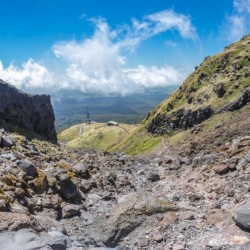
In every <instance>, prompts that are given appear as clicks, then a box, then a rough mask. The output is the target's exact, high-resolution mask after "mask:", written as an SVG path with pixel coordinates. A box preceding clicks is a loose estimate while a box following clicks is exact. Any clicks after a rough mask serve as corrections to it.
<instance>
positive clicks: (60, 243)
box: [48, 238, 67, 250]
mask: <svg viewBox="0 0 250 250" xmlns="http://www.w3.org/2000/svg"><path fill="white" fill-rule="evenodd" d="M48 245H49V246H50V247H51V248H52V249H53V250H66V248H67V241H66V239H65V238H59V239H51V240H50V241H49V242H48Z"/></svg>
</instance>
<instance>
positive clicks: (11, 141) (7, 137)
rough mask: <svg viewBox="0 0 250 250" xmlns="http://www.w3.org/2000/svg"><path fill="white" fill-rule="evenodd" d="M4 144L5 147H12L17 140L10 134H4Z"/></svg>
mask: <svg viewBox="0 0 250 250" xmlns="http://www.w3.org/2000/svg"><path fill="white" fill-rule="evenodd" d="M2 145H3V146H4V147H12V146H14V145H15V140H14V139H13V138H12V137H11V136H10V135H3V136H2Z"/></svg>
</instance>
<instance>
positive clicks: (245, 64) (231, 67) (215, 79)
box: [116, 35, 250, 155]
mask: <svg viewBox="0 0 250 250" xmlns="http://www.w3.org/2000/svg"><path fill="white" fill-rule="evenodd" d="M249 53H250V35H248V36H245V37H244V38H243V39H242V40H240V41H238V42H236V43H234V44H232V45H231V46H229V47H227V48H226V49H225V50H224V51H223V52H222V53H219V54H217V55H215V56H211V57H207V58H205V60H204V61H203V62H202V64H201V65H200V66H199V67H197V68H196V70H195V71H194V72H193V73H192V74H191V75H190V76H189V77H188V78H187V79H186V80H185V81H184V82H183V84H182V86H180V87H179V88H178V89H177V90H176V91H175V92H174V93H173V94H172V95H171V96H170V97H169V98H168V99H166V100H165V101H163V102H162V103H160V104H159V105H158V106H157V107H156V108H155V109H154V110H153V111H151V112H150V114H149V115H148V116H147V118H146V119H145V120H144V121H143V122H142V124H141V126H140V127H139V128H138V129H137V130H136V131H134V132H133V133H132V135H131V136H130V137H129V138H126V139H125V140H124V141H122V142H121V143H120V144H119V145H118V146H117V147H116V149H118V150H122V151H125V152H126V153H128V154H133V155H136V154H143V153H146V152H148V151H151V150H153V149H155V148H157V146H159V145H160V142H161V139H162V138H163V136H162V137H160V136H158V137H157V136H154V135H151V134H150V133H149V132H148V131H147V128H148V127H149V125H150V124H151V123H152V122H153V120H154V119H155V118H156V117H158V118H159V117H162V119H163V120H164V117H166V116H169V115H170V114H172V113H173V112H175V111H177V110H179V109H189V110H197V109H199V108H204V107H208V106H210V107H211V108H212V109H213V110H214V111H215V113H216V112H217V111H220V110H221V109H222V108H223V107H225V106H226V105H228V104H229V103H231V102H233V101H235V100H237V99H238V98H239V97H240V96H241V95H242V92H243V91H244V89H246V88H248V87H250V54H249ZM219 85H222V86H223V88H224V90H225V94H224V95H223V96H221V97H219V96H218V94H217V93H216V91H215V88H216V87H217V86H219ZM190 100H191V101H190ZM231 115H232V113H230V112H227V113H220V114H217V115H214V116H213V117H212V118H210V119H208V120H207V121H205V122H203V123H202V124H203V125H204V126H202V127H204V134H205V133H206V131H207V129H213V128H214V127H215V126H217V125H218V124H219V123H220V122H221V121H225V122H228V121H229V120H230V117H231ZM158 120H159V119H158ZM201 132H202V131H201ZM164 136H165V137H164V138H166V139H167V141H168V142H169V143H170V144H171V145H177V144H178V143H181V141H183V140H185V139H186V138H190V137H192V136H193V134H192V133H191V130H190V129H189V130H186V131H182V130H173V131H171V133H169V134H168V135H164Z"/></svg>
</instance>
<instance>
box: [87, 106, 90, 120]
mask: <svg viewBox="0 0 250 250" xmlns="http://www.w3.org/2000/svg"><path fill="white" fill-rule="evenodd" d="M86 115H87V123H88V124H90V119H89V107H88V106H87V112H86Z"/></svg>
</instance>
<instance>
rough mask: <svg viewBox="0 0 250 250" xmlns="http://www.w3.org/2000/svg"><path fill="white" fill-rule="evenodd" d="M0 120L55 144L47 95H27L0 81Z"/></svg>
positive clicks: (50, 108)
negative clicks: (30, 131)
mask: <svg viewBox="0 0 250 250" xmlns="http://www.w3.org/2000/svg"><path fill="white" fill-rule="evenodd" d="M0 120H3V121H4V122H6V123H9V124H11V125H12V126H13V125H14V126H18V127H22V128H25V129H28V130H32V131H34V132H35V133H37V134H39V135H41V136H43V137H45V138H46V139H48V140H50V141H53V142H56V140H57V138H56V130H55V125H54V122H55V116H54V111H53V107H52V105H51V101H50V96H49V95H29V94H26V93H24V92H21V91H20V90H18V89H17V88H15V87H14V86H12V85H9V84H7V83H5V82H4V81H2V80H0Z"/></svg>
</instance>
